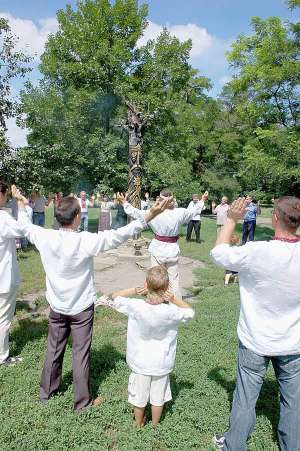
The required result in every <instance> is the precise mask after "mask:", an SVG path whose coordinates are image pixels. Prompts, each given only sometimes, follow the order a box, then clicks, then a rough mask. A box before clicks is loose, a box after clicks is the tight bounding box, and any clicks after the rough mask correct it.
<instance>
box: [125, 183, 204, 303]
mask: <svg viewBox="0 0 300 451" xmlns="http://www.w3.org/2000/svg"><path fill="white" fill-rule="evenodd" d="M207 197H208V193H207V192H205V193H204V194H203V196H202V199H201V201H199V202H197V203H196V204H195V206H194V207H193V208H191V209H190V210H188V209H187V208H176V207H175V202H172V203H171V204H170V206H169V207H168V208H167V209H166V210H165V211H164V212H163V214H162V215H161V216H160V218H158V219H159V220H154V221H151V222H150V223H149V227H150V228H151V229H152V231H153V232H154V234H155V236H154V238H153V240H152V241H151V243H150V246H149V253H150V256H151V267H153V266H157V265H162V266H164V267H165V268H166V270H167V271H168V275H169V279H170V285H171V287H172V291H173V293H174V295H175V296H176V298H177V299H181V290H180V287H179V272H178V260H179V254H180V249H179V246H178V240H179V230H180V227H181V226H182V225H183V224H187V223H188V222H189V221H190V219H192V218H193V216H194V215H195V213H201V211H202V209H203V205H204V202H205V200H206V199H207ZM159 198H160V199H171V198H172V199H173V193H172V192H171V191H170V190H169V189H163V190H162V191H161V192H160V197H159ZM119 202H122V203H123V207H124V211H125V213H126V214H127V215H128V216H131V217H132V218H134V219H136V218H143V216H144V215H145V212H144V211H142V210H138V209H137V208H134V207H133V206H132V205H131V204H129V203H128V202H127V201H126V199H125V198H124V197H123V198H119Z"/></svg>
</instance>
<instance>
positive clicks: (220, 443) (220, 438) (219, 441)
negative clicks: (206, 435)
mask: <svg viewBox="0 0 300 451" xmlns="http://www.w3.org/2000/svg"><path fill="white" fill-rule="evenodd" d="M213 444H214V445H215V447H216V449H220V450H224V451H225V437H224V435H219V434H216V435H215V436H214V438H213Z"/></svg>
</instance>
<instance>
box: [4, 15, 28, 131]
mask: <svg viewBox="0 0 300 451" xmlns="http://www.w3.org/2000/svg"><path fill="white" fill-rule="evenodd" d="M16 41H17V39H16V37H15V36H14V35H13V34H12V32H11V29H10V26H9V25H8V21H7V20H6V19H4V18H3V17H0V127H1V129H2V131H3V130H5V120H6V119H7V118H9V117H12V116H15V115H16V113H17V105H16V103H15V102H14V101H13V100H12V99H11V97H10V96H11V80H12V79H13V78H15V77H24V76H25V74H26V73H27V72H28V71H29V70H30V69H29V67H28V63H29V62H30V58H29V57H27V56H26V55H24V53H22V52H19V51H17V50H16V49H15V46H16Z"/></svg>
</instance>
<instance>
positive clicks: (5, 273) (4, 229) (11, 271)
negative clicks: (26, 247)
mask: <svg viewBox="0 0 300 451" xmlns="http://www.w3.org/2000/svg"><path fill="white" fill-rule="evenodd" d="M21 236H22V233H21V230H20V228H19V227H18V224H17V222H16V221H15V220H14V219H13V218H12V217H11V216H10V215H9V214H8V213H7V212H6V211H2V210H0V293H1V294H4V293H9V292H10V291H11V289H12V287H13V286H18V285H20V281H21V278H20V272H19V267H18V263H17V252H16V241H15V240H16V238H20V237H21Z"/></svg>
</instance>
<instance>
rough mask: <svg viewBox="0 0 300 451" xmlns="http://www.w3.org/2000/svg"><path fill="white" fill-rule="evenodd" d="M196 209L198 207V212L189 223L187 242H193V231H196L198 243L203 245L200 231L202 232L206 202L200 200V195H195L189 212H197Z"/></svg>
mask: <svg viewBox="0 0 300 451" xmlns="http://www.w3.org/2000/svg"><path fill="white" fill-rule="evenodd" d="M195 207H198V211H196V213H194V216H193V217H192V219H191V220H190V221H189V223H188V226H187V230H186V240H187V241H191V238H192V233H193V229H194V230H195V235H196V243H199V244H200V243H201V239H200V230H201V211H202V210H203V208H204V201H203V200H202V199H201V200H199V196H198V194H193V198H192V201H191V202H190V203H189V205H188V210H195Z"/></svg>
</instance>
